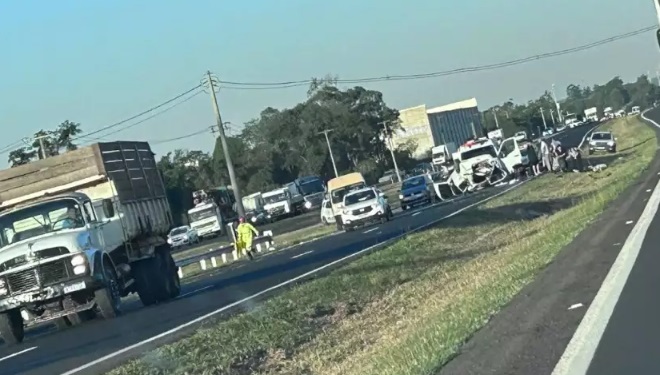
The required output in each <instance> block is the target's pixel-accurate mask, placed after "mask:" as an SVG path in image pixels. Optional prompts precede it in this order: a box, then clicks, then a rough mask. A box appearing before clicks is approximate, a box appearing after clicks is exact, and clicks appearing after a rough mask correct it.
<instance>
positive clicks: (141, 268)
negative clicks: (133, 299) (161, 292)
mask: <svg viewBox="0 0 660 375" xmlns="http://www.w3.org/2000/svg"><path fill="white" fill-rule="evenodd" d="M153 263H154V262H153V258H152V259H144V260H141V261H139V262H135V263H134V264H133V265H132V267H133V278H134V279H135V287H136V290H137V293H138V296H139V297H140V301H141V302H142V304H143V305H144V306H151V305H153V304H155V303H157V302H158V298H157V296H156V290H154V284H155V283H156V282H157V280H154V279H153V278H152V276H154V272H153V266H152V264H153Z"/></svg>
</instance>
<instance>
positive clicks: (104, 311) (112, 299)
mask: <svg viewBox="0 0 660 375" xmlns="http://www.w3.org/2000/svg"><path fill="white" fill-rule="evenodd" d="M103 273H104V278H105V283H106V287H105V288H103V289H99V290H97V291H96V292H94V301H96V307H97V309H98V311H99V314H100V315H101V317H102V318H103V319H112V318H115V317H116V316H117V315H120V314H121V310H120V309H119V308H120V305H121V293H120V291H119V283H118V282H117V276H116V275H115V271H114V269H112V266H110V265H109V264H108V263H104V265H103Z"/></svg>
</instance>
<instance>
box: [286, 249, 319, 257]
mask: <svg viewBox="0 0 660 375" xmlns="http://www.w3.org/2000/svg"><path fill="white" fill-rule="evenodd" d="M313 252H314V250H310V251H305V252H304V253H301V254H298V255H294V256H292V257H291V259H296V258H300V257H304V256H305V255H307V254H311V253H313Z"/></svg>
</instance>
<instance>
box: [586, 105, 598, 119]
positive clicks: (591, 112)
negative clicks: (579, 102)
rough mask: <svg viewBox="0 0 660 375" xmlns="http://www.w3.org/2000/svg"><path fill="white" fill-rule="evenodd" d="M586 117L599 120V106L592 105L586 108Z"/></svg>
mask: <svg viewBox="0 0 660 375" xmlns="http://www.w3.org/2000/svg"><path fill="white" fill-rule="evenodd" d="M584 118H585V119H586V120H589V121H593V122H597V121H598V108H596V107H591V108H587V109H585V110H584Z"/></svg>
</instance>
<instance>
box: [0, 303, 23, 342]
mask: <svg viewBox="0 0 660 375" xmlns="http://www.w3.org/2000/svg"><path fill="white" fill-rule="evenodd" d="M0 336H2V339H3V340H4V341H5V343H6V344H7V345H16V344H20V343H21V342H23V338H24V337H25V327H24V326H23V317H22V316H21V311H20V310H18V309H14V310H8V311H5V312H3V313H0Z"/></svg>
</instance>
